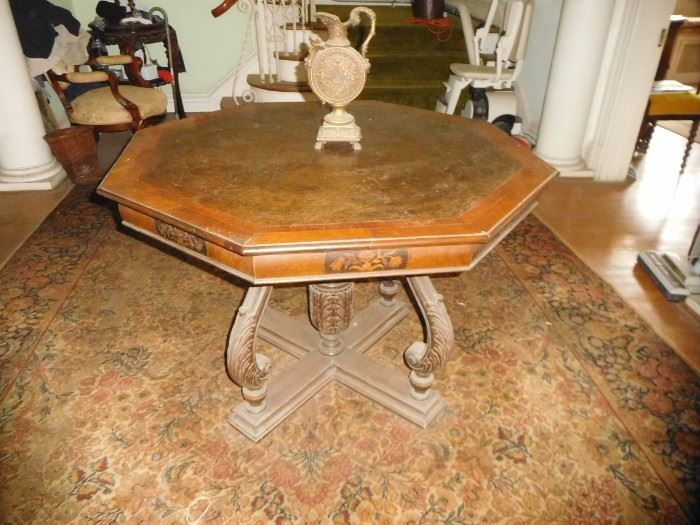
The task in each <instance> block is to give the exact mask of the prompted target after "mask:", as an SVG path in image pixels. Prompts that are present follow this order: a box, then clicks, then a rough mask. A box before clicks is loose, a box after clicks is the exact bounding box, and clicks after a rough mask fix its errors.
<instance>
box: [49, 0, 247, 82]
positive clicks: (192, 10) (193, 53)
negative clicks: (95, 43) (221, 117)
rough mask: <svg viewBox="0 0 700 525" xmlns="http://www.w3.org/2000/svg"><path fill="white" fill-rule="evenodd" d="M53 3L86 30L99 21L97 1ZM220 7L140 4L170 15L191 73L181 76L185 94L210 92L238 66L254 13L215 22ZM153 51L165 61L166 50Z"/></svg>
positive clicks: (166, 1)
mask: <svg viewBox="0 0 700 525" xmlns="http://www.w3.org/2000/svg"><path fill="white" fill-rule="evenodd" d="M52 1H53V3H55V4H56V5H61V6H63V7H66V8H67V9H70V10H71V11H72V12H73V15H74V16H75V17H76V18H77V19H78V20H80V22H81V23H82V24H83V25H85V26H87V24H88V23H90V22H92V21H93V20H94V18H95V6H96V5H97V2H96V1H95V0H52ZM218 3H219V0H211V1H210V2H201V1H196V2H183V1H182V0H159V1H158V2H157V3H155V2H139V1H137V2H136V4H137V6H143V7H144V8H151V7H162V8H163V9H165V11H166V12H167V13H168V20H169V21H170V25H171V26H172V27H174V28H175V30H176V31H177V40H178V42H179V44H180V48H181V49H182V54H183V57H184V59H185V65H186V66H187V72H186V73H184V74H182V75H180V89H181V91H182V93H183V94H187V93H202V94H203V93H207V92H209V91H210V90H211V89H212V88H213V87H214V86H216V85H217V84H218V83H219V82H220V81H221V80H222V79H223V78H224V77H226V75H227V74H228V73H229V72H231V71H232V70H233V69H234V68H235V67H236V64H237V62H238V57H239V56H240V53H241V48H242V47H243V40H244V36H245V32H246V27H247V23H248V18H249V16H250V13H249V12H248V13H242V12H241V11H240V10H239V9H237V8H236V7H234V8H232V9H230V10H229V11H228V12H227V13H226V14H224V15H223V16H221V17H219V18H214V17H213V16H211V13H210V10H211V9H212V8H213V7H216V5H218ZM149 50H150V51H151V52H152V55H153V57H154V58H156V59H159V58H162V57H164V55H163V52H162V46H157V45H151V46H149ZM159 61H160V60H159ZM163 63H164V62H163Z"/></svg>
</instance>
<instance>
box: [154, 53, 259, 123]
mask: <svg viewBox="0 0 700 525" xmlns="http://www.w3.org/2000/svg"><path fill="white" fill-rule="evenodd" d="M257 66H258V61H257V57H255V56H252V57H250V58H248V59H247V60H245V61H244V62H243V63H242V64H241V65H240V67H238V68H236V69H234V70H232V71H230V72H229V73H228V74H227V75H226V76H225V77H224V78H222V79H221V80H220V81H219V82H218V83H217V84H216V85H215V86H214V87H213V88H212V89H210V90H209V91H208V92H206V93H183V94H182V105H183V106H185V112H187V113H202V112H207V111H218V110H219V109H221V99H222V98H224V97H230V96H235V97H242V96H243V93H244V92H245V91H246V90H248V89H250V86H248V83H247V82H246V81H245V79H246V78H247V76H248V75H249V74H253V73H256V72H257ZM236 79H238V82H236ZM234 84H235V85H234ZM234 88H235V90H234ZM166 95H167V97H168V112H170V113H174V112H175V103H174V99H173V95H172V91H170V90H168V92H167V93H166Z"/></svg>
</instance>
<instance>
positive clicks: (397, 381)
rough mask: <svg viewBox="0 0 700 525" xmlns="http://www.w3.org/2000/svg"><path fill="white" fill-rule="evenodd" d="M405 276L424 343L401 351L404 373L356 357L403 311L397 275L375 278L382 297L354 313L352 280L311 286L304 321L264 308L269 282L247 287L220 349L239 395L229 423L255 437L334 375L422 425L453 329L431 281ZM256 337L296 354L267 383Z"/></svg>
mask: <svg viewBox="0 0 700 525" xmlns="http://www.w3.org/2000/svg"><path fill="white" fill-rule="evenodd" d="M407 281H408V283H409V285H410V289H411V291H412V292H413V295H414V297H415V299H416V302H417V304H418V305H420V311H421V315H422V318H423V322H424V324H425V326H426V341H425V342H423V341H420V342H415V343H413V344H411V345H410V346H409V347H408V349H407V350H406V352H405V360H406V363H407V364H408V366H409V367H410V368H411V372H410V375H408V376H406V375H402V374H401V373H400V372H399V371H398V370H397V369H396V368H395V367H393V366H390V365H385V364H382V363H377V362H376V361H373V360H371V359H369V358H368V357H366V356H364V355H363V353H364V352H365V351H366V350H368V349H369V348H370V347H372V345H373V344H374V343H376V342H377V341H378V340H379V339H381V338H382V337H383V336H384V335H385V334H386V333H387V332H388V331H389V330H391V328H393V327H394V326H395V325H396V324H397V323H398V322H399V321H401V320H402V319H403V318H404V317H405V316H406V315H407V314H408V310H407V309H406V307H405V305H404V304H403V303H401V302H399V301H397V300H396V299H395V297H394V296H395V294H396V292H397V290H398V286H399V285H398V283H397V282H396V281H382V282H381V284H380V285H379V292H380V294H381V298H380V299H378V300H377V301H376V302H375V303H374V304H372V305H371V306H369V307H368V308H366V309H365V310H363V311H361V312H359V313H358V314H357V315H356V316H353V307H352V291H353V283H352V282H333V283H316V284H310V285H309V286H308V294H309V317H310V321H311V324H307V323H303V322H300V321H298V320H296V319H293V318H291V317H289V316H287V315H286V314H283V313H281V312H278V311H275V310H272V309H269V308H267V309H266V306H267V302H268V299H269V297H270V293H271V292H272V287H271V286H261V287H251V288H249V289H248V292H247V294H246V297H245V299H244V301H243V304H242V305H241V307H240V309H239V310H238V315H237V317H236V320H235V322H234V325H233V328H232V330H231V333H230V336H229V342H228V348H227V360H226V363H227V369H228V372H229V374H230V375H231V378H232V379H233V380H234V381H235V382H236V383H237V384H238V385H240V386H241V387H242V391H243V396H244V398H245V402H243V403H242V404H240V405H239V406H238V407H236V408H235V409H234V411H233V414H232V415H231V417H230V418H229V421H230V423H231V424H232V425H233V426H235V427H236V428H238V429H239V430H240V431H241V432H242V433H243V434H245V435H246V436H247V437H249V438H250V439H253V440H256V441H257V440H258V439H260V438H261V437H262V436H264V435H265V434H267V432H269V431H270V430H272V429H273V428H274V427H275V426H277V425H278V424H279V423H280V422H281V421H282V420H284V418H286V417H287V416H288V415H289V414H291V413H292V412H294V411H295V410H296V409H297V408H298V407H299V406H300V405H301V404H303V403H304V402H305V401H306V400H307V399H309V398H310V397H311V396H313V395H314V394H315V393H316V392H317V391H318V390H320V389H321V388H322V387H323V386H324V385H326V384H327V383H328V382H329V381H331V380H332V379H335V380H337V381H339V382H340V383H342V384H344V385H346V386H349V387H350V388H353V389H354V390H356V391H358V392H360V393H361V394H364V395H365V396H367V397H368V398H370V399H372V400H374V401H376V402H377V403H379V404H381V405H383V406H385V407H386V408H389V409H390V410H393V411H394V412H396V413H397V414H400V415H401V416H403V417H405V418H406V419H408V420H410V421H413V422H414V423H416V424H418V425H420V426H422V427H426V426H427V425H428V424H429V423H430V422H431V421H432V420H433V418H435V416H436V415H437V414H438V413H439V412H440V411H441V410H442V407H443V403H442V401H441V400H440V397H439V396H438V394H437V393H436V392H434V391H432V390H431V389H430V387H431V385H432V382H433V371H434V370H437V369H438V368H439V367H440V366H442V364H443V363H444V362H445V360H446V359H447V357H448V355H449V351H450V348H451V347H452V343H453V341H454V335H453V331H452V323H451V322H450V318H449V316H448V315H447V311H446V309H445V306H444V304H443V302H442V297H441V296H440V295H439V294H438V293H437V292H436V291H435V289H434V288H433V285H432V284H431V282H430V279H429V278H428V277H425V276H423V277H408V278H407ZM314 328H315V329H314ZM256 336H257V337H260V338H262V339H264V340H266V341H268V342H270V343H272V344H273V345H275V346H277V347H278V348H281V349H282V350H284V351H286V352H288V353H289V354H291V355H292V356H294V357H296V358H297V359H298V361H297V362H296V363H295V364H294V365H293V366H291V367H290V368H288V369H286V370H285V371H284V375H281V377H277V378H275V381H271V382H270V386H269V387H268V386H267V382H266V379H267V377H268V374H269V371H270V360H269V359H268V358H267V357H265V356H264V355H262V354H259V353H257V352H256V349H255V340H256Z"/></svg>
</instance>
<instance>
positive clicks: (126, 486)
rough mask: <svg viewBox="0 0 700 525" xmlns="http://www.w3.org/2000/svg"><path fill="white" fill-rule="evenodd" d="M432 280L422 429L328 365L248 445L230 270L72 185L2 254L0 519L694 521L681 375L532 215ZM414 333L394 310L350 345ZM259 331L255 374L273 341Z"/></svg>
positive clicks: (692, 444) (294, 297) (696, 498)
mask: <svg viewBox="0 0 700 525" xmlns="http://www.w3.org/2000/svg"><path fill="white" fill-rule="evenodd" d="M434 283H435V286H436V288H437V290H438V291H439V292H440V293H441V294H443V296H444V298H445V304H446V306H447V310H448V311H449V313H450V315H451V317H452V321H453V324H454V327H455V336H456V342H455V347H454V349H453V352H452V356H451V358H450V360H449V361H448V362H447V364H446V365H445V366H444V367H443V368H442V369H440V371H439V372H438V373H437V374H436V379H435V389H436V390H437V391H438V392H439V393H440V395H441V396H442V398H443V400H444V401H445V404H446V409H445V410H444V412H442V413H441V414H440V415H439V416H438V417H437V419H436V420H435V421H434V422H433V423H432V424H431V425H430V426H429V428H427V429H421V428H419V427H417V426H415V425H413V424H411V423H409V422H407V421H405V420H403V419H402V418H400V417H398V416H396V415H394V414H393V413H391V412H389V411H387V410H386V409H384V408H382V407H380V406H378V405H376V404H374V403H372V402H371V401H368V400H367V399H365V398H364V397H362V396H360V395H359V394H357V393H355V392H354V391H352V390H350V389H348V388H346V387H344V386H342V385H339V384H337V383H331V384H330V385H328V386H327V387H325V388H324V389H323V390H321V391H320V392H319V393H318V394H317V395H316V396H315V397H313V398H312V399H311V400H310V401H308V402H307V403H306V404H305V405H303V406H302V407H301V408H300V409H299V410H298V411H297V412H295V413H294V414H293V415H292V416H290V417H289V418H288V419H287V420H286V421H285V422H283V423H282V424H281V425H280V426H279V427H277V428H276V429H275V430H273V431H272V432H271V433H270V434H269V435H268V436H266V437H265V438H263V439H262V440H261V441H260V442H259V443H257V444H255V443H252V442H250V441H248V440H247V439H246V438H244V437H243V436H242V435H241V434H239V433H238V432H237V431H236V430H235V429H234V428H233V427H231V426H230V425H229V424H228V423H227V417H228V415H229V412H230V411H231V409H232V407H234V406H235V405H237V404H238V403H239V402H240V401H241V393H240V389H239V388H238V387H236V385H235V384H234V383H232V382H231V381H230V379H229V378H228V376H227V375H226V370H225V364H224V352H225V344H226V337H227V334H228V331H229V329H230V327H231V323H232V318H233V315H234V313H235V311H236V309H237V307H238V306H239V304H240V302H241V300H242V297H243V294H244V290H245V287H244V286H243V285H242V283H241V282H239V281H237V280H236V279H234V278H232V277H229V276H226V275H224V274H222V273H220V272H218V271H216V270H212V269H210V268H207V267H204V266H203V265H200V264H198V263H196V262H194V261H191V260H187V259H186V258H185V257H183V256H180V255H177V254H175V253H174V252H170V251H167V249H162V248H159V247H156V246H155V245H153V244H150V243H149V242H147V241H146V240H145V239H143V238H139V237H137V236H136V235H135V234H131V233H128V232H125V231H122V230H121V229H120V228H118V227H117V226H116V225H115V220H114V217H113V214H112V212H111V210H110V207H109V206H108V205H107V204H106V203H103V202H99V201H97V200H96V198H95V197H94V196H93V193H92V188H89V187H76V188H75V189H74V190H73V192H72V193H71V194H70V195H69V197H67V199H66V200H64V202H63V203H62V204H61V205H60V206H59V208H57V209H56V211H55V212H54V213H53V214H52V215H51V216H50V217H49V218H48V219H47V221H46V222H45V223H44V224H43V225H42V226H41V227H40V229H39V230H37V231H36V232H35V234H34V235H33V236H32V237H31V238H30V239H29V240H28V241H27V243H26V244H25V245H24V246H23V247H22V248H21V249H20V251H19V252H18V253H17V254H16V255H15V256H14V257H13V258H12V259H11V261H10V262H9V263H8V265H7V266H6V267H5V268H4V269H2V271H0V392H1V397H0V522H1V523H7V524H29V523H47V524H61V523H86V524H122V523H124V524H139V523H143V524H161V523H164V524H267V523H275V524H282V523H295V524H325V523H357V524H367V523H370V524H371V523H380V524H382V523H385V524H444V525H448V524H449V525H464V524H480V523H507V524H513V523H577V524H587V523H591V524H601V523H631V524H639V523H671V524H675V523H692V522H698V520H700V510H699V509H700V487H699V486H698V481H699V477H700V463H699V461H698V458H699V456H700V418H699V413H700V410H699V403H700V382H699V381H698V377H697V376H696V375H695V374H694V373H693V372H692V371H691V369H689V368H688V367H687V366H686V364H685V363H684V362H683V361H682V360H681V359H680V358H679V357H677V356H676V354H674V352H673V351H672V349H671V348H669V347H668V346H667V345H666V344H665V343H664V342H663V341H662V340H661V339H660V338H659V337H658V336H657V335H656V334H655V333H654V332H653V331H652V330H651V329H650V328H649V327H648V326H647V325H646V324H645V322H644V321H643V320H642V319H640V317H639V316H638V315H637V314H636V313H635V312H634V311H633V310H632V309H631V308H630V307H629V306H627V305H626V304H625V303H624V302H623V301H622V300H621V299H620V298H619V297H618V296H617V295H616V294H615V292H614V291H613V290H612V289H611V288H610V286H608V285H607V284H606V283H604V282H603V281H601V280H600V279H599V278H598V277H597V276H596V275H595V274H594V273H593V272H592V271H591V270H589V269H588V268H587V267H586V266H585V265H584V264H583V263H582V262H581V261H580V260H578V259H577V258H576V256H575V255H573V254H572V253H571V252H570V251H569V250H568V249H567V248H566V247H565V246H564V245H562V244H561V243H560V242H559V241H558V240H557V239H556V238H555V237H554V236H553V234H552V233H551V232H550V231H549V230H548V229H547V228H546V227H545V226H543V225H542V224H541V223H540V222H538V221H537V220H536V219H535V218H532V217H530V218H528V219H526V220H525V222H524V223H523V224H521V225H520V226H518V227H517V228H516V229H515V230H514V231H513V232H512V233H511V234H510V235H509V236H508V237H507V238H506V239H505V240H504V241H503V242H502V243H501V244H500V245H499V246H498V247H497V248H496V249H495V250H494V251H493V252H492V253H491V254H490V255H488V256H487V257H486V258H485V259H484V260H483V261H482V262H481V263H480V264H479V265H478V266H477V267H476V268H475V269H474V270H473V271H471V272H469V273H464V274H460V275H450V276H445V277H440V278H436V279H434ZM356 291H357V293H356V297H355V307H356V309H358V310H359V309H360V308H361V307H362V305H363V303H366V302H368V301H369V300H370V299H371V298H373V296H374V295H375V294H376V293H377V286H376V283H372V282H367V283H362V284H361V285H359V286H357V287H356ZM272 302H273V306H275V307H277V308H279V309H282V310H285V311H287V312H288V313H292V314H299V315H303V314H304V312H305V309H306V296H305V289H304V288H303V287H288V288H281V289H276V290H275V291H274V292H273V296H272ZM422 336H423V335H422V327H421V324H420V321H419V318H418V316H417V314H414V313H412V314H410V315H409V316H408V317H407V318H406V319H404V320H403V321H402V322H401V323H400V324H399V325H398V326H397V327H396V328H395V329H394V330H393V331H392V332H391V333H390V334H388V335H387V336H386V337H385V338H384V339H382V340H381V341H380V343H379V344H378V345H377V346H376V347H375V348H373V349H372V350H370V354H371V355H372V357H373V358H375V359H379V360H386V361H390V362H392V363H393V364H394V365H395V366H397V367H401V366H404V365H403V363H402V353H403V351H404V349H405V348H406V346H407V344H408V343H410V342H412V341H415V340H419V339H421V338H422ZM259 350H260V352H261V353H263V354H265V355H267V356H268V357H270V358H271V359H272V360H273V364H274V365H273V370H272V375H271V378H270V381H274V377H275V374H280V373H284V372H283V371H284V368H285V366H287V365H288V364H289V363H290V362H291V358H289V357H287V356H286V355H285V354H282V353H281V352H279V351H277V350H276V349H274V348H272V347H270V346H268V345H265V344H261V345H260V347H259ZM406 373H408V370H406Z"/></svg>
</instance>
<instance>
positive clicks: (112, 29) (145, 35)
mask: <svg viewBox="0 0 700 525" xmlns="http://www.w3.org/2000/svg"><path fill="white" fill-rule="evenodd" d="M89 27H90V31H91V33H92V38H93V39H94V38H99V39H100V40H101V41H102V42H103V43H104V44H105V45H116V46H118V47H119V51H120V52H121V53H122V54H125V55H133V54H134V52H135V51H136V50H137V49H138V48H139V47H140V45H141V44H143V45H147V44H157V43H161V44H163V47H165V52H166V55H167V57H168V64H169V65H170V66H171V68H170V69H171V70H172V73H173V82H172V84H173V98H174V101H175V112H176V113H177V116H178V118H181V119H182V118H185V117H186V116H187V114H186V113H185V107H184V105H183V104H182V94H181V93H180V79H179V74H180V73H181V72H184V71H185V63H184V61H183V59H182V52H181V51H180V46H179V45H178V42H177V33H176V32H175V29H173V27H172V26H169V28H170V46H171V49H168V39H167V34H166V30H165V24H164V23H154V24H140V23H138V22H134V23H127V24H119V23H116V24H115V23H109V22H108V23H106V25H105V26H104V27H99V26H97V25H96V24H90V26H89ZM90 48H91V49H92V46H90ZM127 76H128V77H129V80H130V81H131V82H132V83H134V84H136V85H137V86H144V87H153V86H157V85H163V84H165V82H164V81H163V80H161V79H155V80H152V81H148V80H145V79H144V78H143V77H142V76H141V75H134V74H133V73H131V72H127Z"/></svg>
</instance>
